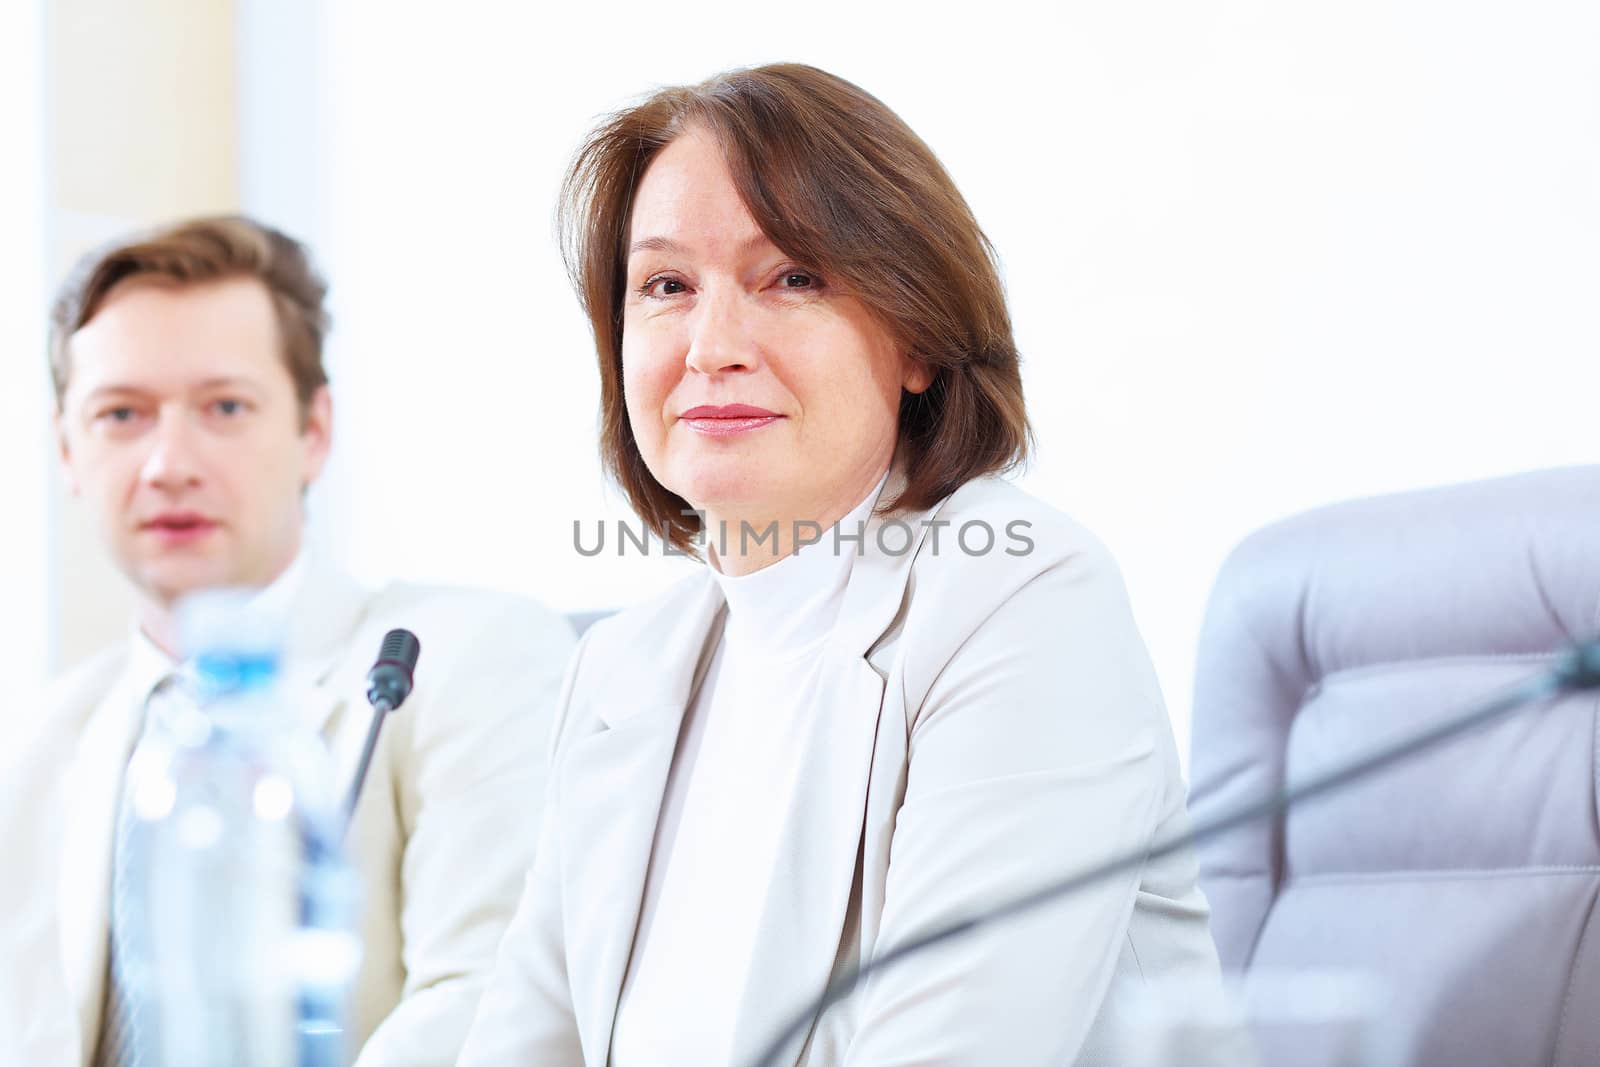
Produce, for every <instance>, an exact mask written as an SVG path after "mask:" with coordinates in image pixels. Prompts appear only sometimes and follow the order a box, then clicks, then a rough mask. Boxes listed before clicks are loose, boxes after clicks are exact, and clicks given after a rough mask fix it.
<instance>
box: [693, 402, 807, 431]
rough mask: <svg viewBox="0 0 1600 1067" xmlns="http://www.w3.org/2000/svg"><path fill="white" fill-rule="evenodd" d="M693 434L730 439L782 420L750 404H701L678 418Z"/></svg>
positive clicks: (764, 409)
mask: <svg viewBox="0 0 1600 1067" xmlns="http://www.w3.org/2000/svg"><path fill="white" fill-rule="evenodd" d="M678 418H679V420H680V421H682V422H683V423H684V425H686V426H688V427H689V429H691V430H693V431H694V432H695V433H700V434H705V435H706V436H707V437H732V436H734V435H736V434H741V433H749V432H750V431H751V430H759V429H760V428H761V427H763V426H770V425H771V424H773V423H774V422H777V421H778V420H779V419H781V418H783V416H782V415H779V414H778V413H777V412H775V411H768V410H767V409H766V408H758V407H754V406H752V405H750V404H723V405H720V406H718V405H712V404H701V405H700V406H699V407H692V408H690V409H689V410H688V411H685V412H684V413H683V414H682V415H679V416H678Z"/></svg>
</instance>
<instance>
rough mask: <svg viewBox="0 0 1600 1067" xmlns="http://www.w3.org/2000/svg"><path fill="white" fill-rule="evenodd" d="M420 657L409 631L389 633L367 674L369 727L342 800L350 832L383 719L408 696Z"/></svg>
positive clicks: (346, 828)
mask: <svg viewBox="0 0 1600 1067" xmlns="http://www.w3.org/2000/svg"><path fill="white" fill-rule="evenodd" d="M421 654H422V643H421V642H420V641H418V640H417V635H416V634H414V633H412V632H411V631H410V630H390V631H389V632H388V633H386V634H384V635H383V644H381V645H379V646H378V661H377V662H376V663H374V664H373V665H372V669H371V670H370V671H368V672H367V703H369V704H371V705H372V724H371V725H370V726H368V727H367V740H366V743H365V744H363V745H362V746H361V761H360V762H359V763H357V764H356V773H355V777H354V778H352V779H351V780H350V792H349V793H347V794H346V795H345V801H344V828H345V830H349V829H350V820H351V819H352V818H354V816H355V813H356V802H357V801H358V800H360V799H361V787H362V786H363V785H365V784H366V781H367V771H368V770H370V769H371V768H372V753H373V750H374V749H376V748H377V747H378V733H379V731H381V730H382V729H383V720H384V718H385V717H386V716H387V715H388V714H389V712H391V711H394V710H395V709H397V708H398V707H400V705H401V704H404V703H405V701H406V697H408V696H410V695H411V685H412V675H413V673H414V672H415V671H416V669H417V657H418V656H420V655H421Z"/></svg>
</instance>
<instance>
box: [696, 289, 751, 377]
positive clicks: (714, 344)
mask: <svg viewBox="0 0 1600 1067" xmlns="http://www.w3.org/2000/svg"><path fill="white" fill-rule="evenodd" d="M758 349H759V343H758V340H757V336H756V331H755V329H754V328H753V326H752V324H751V323H750V321H749V312H748V310H747V309H746V308H745V307H744V304H743V301H741V300H740V298H739V296H738V295H737V294H734V293H721V294H707V295H706V296H704V297H702V298H701V300H700V302H699V304H698V305H697V306H696V307H695V309H694V311H693V312H692V313H691V315H690V317H689V351H688V352H687V353H685V355H684V364H685V365H686V366H687V367H688V368H689V369H690V370H693V371H698V372H699V373H701V374H716V373H718V372H722V371H747V370H754V369H755V368H756V367H757V366H758V365H759V363H760V355H759V352H758Z"/></svg>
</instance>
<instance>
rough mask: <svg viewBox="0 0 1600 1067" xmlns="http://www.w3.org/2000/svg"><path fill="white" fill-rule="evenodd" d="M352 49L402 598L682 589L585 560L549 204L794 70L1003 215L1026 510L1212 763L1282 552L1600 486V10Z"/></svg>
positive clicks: (462, 31)
mask: <svg viewBox="0 0 1600 1067" xmlns="http://www.w3.org/2000/svg"><path fill="white" fill-rule="evenodd" d="M327 12H328V13H327V15H326V17H327V19H328V20H329V21H328V22H327V23H326V25H325V26H324V27H323V28H322V30H321V32H323V33H325V35H326V40H325V42H324V44H323V47H325V53H324V54H325V56H326V63H327V69H326V71H325V74H324V78H325V84H326V95H325V97H324V98H323V99H322V101H321V103H322V106H323V109H324V111H323V116H322V117H323V120H324V121H326V122H327V123H328V124H329V125H328V131H327V136H326V141H325V146H326V147H325V151H326V155H325V158H324V159H322V160H321V165H322V167H323V168H324V170H323V174H324V175H325V178H326V180H327V183H328V184H327V186H326V190H325V195H326V196H327V204H326V219H327V221H328V229H327V233H326V234H325V235H324V236H325V240H326V247H325V252H326V258H327V265H328V268H329V270H330V273H331V274H332V276H333V279H334V282H335V292H336V300H335V304H336V309H337V313H338V319H339V322H338V327H337V337H336V342H335V366H336V372H337V381H336V387H337V397H338V405H339V417H340V419H341V424H340V430H341V432H342V440H341V443H340V445H339V449H340V450H341V451H340V464H341V466H340V467H339V468H338V471H337V477H336V483H335V486H334V487H333V488H332V489H331V490H330V494H329V495H331V496H332V497H333V498H334V500H333V502H332V503H331V504H330V506H331V507H334V508H336V509H337V511H338V513H339V515H340V516H341V518H340V520H339V521H338V522H337V523H336V524H335V526H336V529H335V530H334V531H333V533H332V535H331V537H330V540H331V542H332V543H333V544H334V545H335V548H336V551H339V552H341V553H342V554H344V555H345V556H347V558H349V559H350V560H351V561H352V563H353V564H354V565H355V566H356V567H357V569H358V570H359V571H361V572H363V573H365V574H366V575H368V576H370V577H375V578H376V577H382V576H386V575H389V574H395V573H405V574H408V575H414V576H418V577H426V578H432V579H444V580H453V581H466V582H475V583H482V584H493V585H503V586H509V587H513V588H517V589H521V590H525V591H528V592H530V593H534V594H536V595H539V596H542V597H543V598H545V599H546V600H548V601H550V602H552V603H553V604H555V605H557V606H559V607H562V608H568V609H571V608H580V607H581V608H587V607H596V606H606V605H615V604H621V603H625V602H627V601H628V600H630V599H632V598H634V597H636V596H638V595H639V594H641V593H642V592H643V591H645V590H647V589H649V588H652V587H655V586H658V585H660V584H662V583H663V582H665V581H667V580H670V578H671V577H673V576H675V575H676V574H677V573H680V572H681V568H682V567H683V566H684V565H683V564H675V563H668V562H665V561H661V560H649V561H642V560H637V559H630V560H626V561H620V562H619V561H617V560H615V559H604V558H601V559H594V560H587V559H583V558H580V557H579V556H578V555H577V554H576V553H575V552H574V551H573V549H572V547H571V523H572V520H573V519H574V518H581V519H584V520H586V521H592V520H594V519H597V518H599V517H601V516H607V515H609V516H618V515H621V514H622V511H621V509H620V506H619V505H618V504H617V503H616V502H615V501H614V500H611V499H609V498H608V497H607V496H606V495H605V494H604V493H603V492H602V490H601V489H600V485H599V478H598V468H597V464H596V462H595V459H594V429H595V409H596V398H597V383H598V378H597V374H596V372H595V370H594V367H593V357H592V355H591V352H590V348H589V341H588V336H587V333H586V330H585V326H584V322H583V320H582V318H581V316H580V315H579V312H578V310H577V306H576V303H575V301H574V299H573V297H572V295H571V293H570V291H569V290H568V288H567V285H566V282H565V280H564V278H563V276H562V274H561V270H560V264H559V262H558V259H557V256H556V251H555V245H554V241H553V238H552V231H551V221H550V220H551V212H552V206H553V202H554V195H555V191H556V187H557V182H558V180H559V177H560V174H561V171H562V168H563V166H564V165H565V163H566V161H567V159H568V156H569V153H570V152H571V150H572V149H573V147H574V146H575V145H576V143H577V141H578V139H579V137H580V136H581V134H582V132H583V131H584V130H585V129H586V128H587V126H588V125H589V124H590V122H591V121H592V120H593V118H594V117H595V116H596V115H598V114H599V113H601V112H603V111H606V110H608V109H610V108H613V107H615V106H617V105H619V104H621V103H623V102H625V101H626V100H627V99H628V98H630V97H632V96H633V95H635V94H637V93H640V92H643V91H645V90H648V89H650V88H651V87H653V86H655V85H658V84H662V83H671V82H678V81H684V80H695V79H698V78H700V77H703V76H705V75H707V74H710V73H712V72H714V71H717V70H720V69H723V68H726V67H730V66H735V65H742V64H748V63H755V62H762V61H767V60H773V59H796V60H802V61H807V62H812V63H816V64H818V65H820V66H823V67H825V68H828V69H830V70H833V71H835V72H837V73H839V74H841V75H844V76H845V77H848V78H851V79H853V80H856V81H858V82H859V83H860V84H862V85H863V86H865V87H866V88H867V89H869V90H870V91H872V92H874V93H875V94H877V95H879V96H880V97H881V98H882V99H884V100H885V101H886V102H887V103H888V104H889V105H890V106H892V107H894V108H896V109H897V110H898V111H899V112H900V113H901V114H902V115H903V116H904V117H905V118H906V119H907V120H908V121H909V122H910V124H911V125H912V126H913V127H914V128H915V129H917V130H918V131H919V132H920V133H921V134H922V135H923V136H924V137H925V138H926V139H927V140H928V142H929V143H930V144H932V145H933V146H934V148H935V149H936V150H937V151H938V152H939V153H940V154H941V156H942V157H943V159H944V160H945V161H946V163H947V165H948V166H949V168H950V170H951V171H952V173H953V174H954V175H955V178H956V180H957V182H958V183H959V184H960V185H961V187H962V189H963V190H964V191H965V193H966V194H967V196H968V198H969V199H970V201H971V202H972V204H973V206H974V208H975V210H976V212H977V215H978V217H979V219H980V221H981V222H982V223H983V224H984V226H985V227H986V229H987V230H988V232H989V234H990V236H991V237H992V238H993V239H994V241H995V244H996V245H997V246H998V248H999V250H1000V253H1001V255H1002V257H1003V259H1004V263H1005V271H1006V276H1007V280H1008V285H1009V289H1010V294H1011V299H1012V303H1013V311H1014V315H1015V319H1016V326H1017V334H1018V337H1019V340H1020V342H1021V346H1022V350H1023V352H1024V355H1025V358H1026V365H1025V370H1026V380H1027V388H1028V395H1029V400H1030V404H1031V406H1032V411H1033V415H1034V419H1035V422H1036V425H1037V427H1038V430H1039V443H1040V447H1039V451H1038V456H1037V459H1036V462H1035V464H1034V466H1033V468H1032V470H1031V472H1030V473H1029V474H1028V475H1027V477H1026V479H1025V480H1026V484H1027V485H1028V486H1029V487H1030V488H1031V489H1032V490H1033V491H1035V492H1037V493H1038V494H1040V495H1042V496H1044V497H1046V498H1047V499H1049V500H1051V501H1053V502H1054V503H1056V504H1057V505H1059V506H1060V507H1062V508H1064V509H1066V510H1067V511H1069V512H1072V513H1074V514H1075V515H1077V516H1078V517H1079V518H1081V519H1082V520H1084V521H1085V522H1087V523H1088V524H1089V525H1090V526H1091V527H1092V528H1094V529H1096V530H1097V531H1098V532H1099V533H1100V534H1101V535H1102V536H1103V537H1104V538H1105V540H1106V541H1107V542H1108V543H1109V544H1110V545H1111V546H1112V548H1113V550H1114V551H1115V552H1116V553H1117V555H1118V556H1119V558H1120V560H1121V562H1122V565H1123V567H1124V570H1125V573H1126V575H1127V578H1128V582H1129V585H1130V588H1131V591H1132V595H1133V599H1134V604H1135V609H1136V611H1137V613H1138V615H1139V619H1140V622H1141V624H1142V626H1143V628H1144V632H1145V634H1146V636H1147V638H1148V640H1149V642H1150V645H1151V648H1152V651H1153V653H1154V655H1155V657H1156V661H1157V665H1158V668H1159V670H1160V672H1161V675H1162V677H1163V680H1164V683H1165V684H1166V686H1167V690H1168V698H1169V701H1170V703H1171V705H1172V707H1173V712H1174V719H1175V721H1176V723H1177V726H1178V729H1179V733H1180V738H1182V737H1183V736H1184V735H1186V732H1187V731H1186V727H1187V720H1188V704H1189V686H1190V678H1191V672H1192V664H1191V661H1192V656H1193V647H1194V641H1195V637H1196V631H1197V628H1198V623H1199V619H1200V615H1201V612H1202V608H1203V604H1204V599H1205V595H1206V592H1207V590H1208V587H1209V585H1210V582H1211V579H1212V577H1213V575H1214V573H1215V570H1216V567H1217V565H1218V563H1219V562H1220V560H1221V557H1222V556H1223V554H1224V553H1225V552H1226V550H1227V549H1228V547H1229V546H1230V545H1232V544H1233V543H1234V542H1236V541H1237V540H1238V539H1239V538H1240V537H1241V536H1242V535H1244V534H1245V533H1246V532H1248V531H1249V530H1251V529H1252V528H1254V527H1256V526H1258V525H1260V524H1262V523H1264V522H1267V521H1270V520H1272V519H1274V518H1276V517H1278V516H1282V515H1285V514H1287V513H1290V512H1293V511H1296V510H1299V509H1302V508H1305V507H1309V506H1313V505H1316V504H1319V503H1323V502H1326V501H1329V500H1333V499H1337V498H1342V497H1347V496H1353V495H1361V494H1367V493H1374V492H1380V491H1385V490H1391V489H1398V488H1403V487H1408V486H1414V485H1421V484H1428V483H1435V482H1442V481H1450V480H1458V479H1468V478H1476V477H1480V476H1486V475H1491V474H1496V473H1500V472H1506V471H1512V470H1517V469H1522V468H1530V467H1538V466H1543V465H1548V464H1561V463H1572V462H1585V461H1590V460H1592V459H1593V458H1594V456H1595V440H1596V431H1595V418H1594V410H1595V404H1594V397H1595V395H1596V388H1597V386H1600V365H1597V361H1596V359H1595V353H1596V351H1597V348H1600V313H1597V311H1596V308H1600V302H1597V300H1596V294H1597V292H1600V113H1597V110H1600V65H1596V64H1595V63H1594V61H1593V57H1594V56H1596V55H1600V8H1597V7H1596V6H1595V5H1593V4H1592V3H1587V2H1581V0H1569V2H1550V0H1544V2H1537V0H1536V2H1531V3H1525V4H1521V5H1517V6H1516V7H1515V9H1514V14H1513V8H1512V7H1511V6H1510V5H1503V4H1502V5H1486V4H1472V3H1465V4H1464V3H1459V2H1444V0H1431V2H1421V0H1406V2H1394V0H1386V2H1376V0H1359V2H1354V3H1345V4H1321V5H1311V4H1283V3H1278V2H1274V0H1232V2H1226V0H1224V2H1218V3H1210V4H1194V3H1190V2H1179V0H1173V2H1168V3H1160V4H1151V3H1136V4H1087V3H1084V4H1076V5H1073V6H1072V7H1070V8H1059V7H1058V8H1057V9H1056V10H1055V12H1054V13H1040V12H1037V11H1036V9H1035V6H1034V5H1032V4H1020V3H1018V4H989V5H983V6H982V7H981V8H979V9H974V8H973V7H972V6H971V5H967V4H961V5H947V6H944V7H940V6H938V5H928V4H918V5H915V6H914V7H906V8H904V9H902V10H900V11H898V12H893V13H891V12H889V11H887V10H885V9H882V8H879V7H875V6H870V5H855V6H853V7H852V8H851V9H850V12H849V15H848V17H846V16H843V15H840V14H838V13H835V12H833V11H830V9H827V8H824V7H819V6H817V5H791V4H774V5H750V4H716V3H712V4H706V3H702V4H696V5H691V6H683V5H623V6H618V5H601V6H593V7H591V8H589V9H588V10H586V11H585V12H584V13H581V14H580V13H565V14H561V13H557V14H552V13H549V12H548V11H545V10H539V11H536V10H535V9H534V8H533V7H532V6H531V5H530V6H526V7H524V6H521V5H511V4H498V3H485V2H470V0H452V2H450V3H428V4H415V5H404V6H402V5H389V4H380V3H377V2H367V3H346V4H341V5H337V6H333V5H330V7H329V9H327ZM1024 12H1029V13H1028V14H1024ZM283 76H284V77H286V78H298V77H300V76H302V72H301V71H299V70H296V69H294V68H290V67H286V68H285V69H284V74H283ZM247 184H248V183H247Z"/></svg>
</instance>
